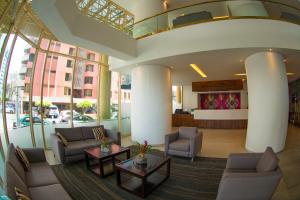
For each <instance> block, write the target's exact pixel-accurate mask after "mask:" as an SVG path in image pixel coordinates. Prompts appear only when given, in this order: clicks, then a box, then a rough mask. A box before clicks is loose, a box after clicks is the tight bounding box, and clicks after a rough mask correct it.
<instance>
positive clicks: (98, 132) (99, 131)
mask: <svg viewBox="0 0 300 200" xmlns="http://www.w3.org/2000/svg"><path fill="white" fill-rule="evenodd" d="M92 130H93V133H94V136H95V139H96V140H103V139H104V138H105V133H104V128H103V126H100V127H97V128H93V129H92Z"/></svg>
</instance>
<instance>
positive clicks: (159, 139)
mask: <svg viewBox="0 0 300 200" xmlns="http://www.w3.org/2000/svg"><path fill="white" fill-rule="evenodd" d="M131 78H132V81H131V137H132V140H133V141H138V142H144V140H147V141H148V142H149V143H150V144H154V145H156V144H164V136H165V134H167V133H169V132H170V131H171V126H172V125H171V120H172V119H171V117H172V81H171V71H170V69H169V68H166V67H162V66H157V65H143V66H138V67H136V68H134V69H133V70H132V72H131Z"/></svg>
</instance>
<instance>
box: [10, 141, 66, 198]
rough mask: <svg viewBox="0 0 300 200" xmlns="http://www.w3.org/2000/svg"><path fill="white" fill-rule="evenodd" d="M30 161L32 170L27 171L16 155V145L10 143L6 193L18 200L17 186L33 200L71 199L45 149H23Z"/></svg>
mask: <svg viewBox="0 0 300 200" xmlns="http://www.w3.org/2000/svg"><path fill="white" fill-rule="evenodd" d="M23 151H24V152H25V154H26V156H27V157H28V159H29V162H30V168H31V169H30V171H25V170H24V168H23V166H22V164H21V162H20V161H19V159H18V158H17V156H16V151H15V147H14V145H13V144H10V145H9V147H8V150H7V156H6V161H5V179H4V190H5V193H6V195H7V196H8V197H9V198H10V199H12V200H16V199H17V197H16V195H15V187H17V188H19V189H20V190H22V192H23V193H24V194H25V195H26V196H28V197H30V199H32V200H41V199H43V200H53V199H56V200H71V198H70V196H69V195H68V193H67V192H66V191H65V190H64V188H63V187H62V186H61V184H60V183H59V181H58V179H57V178H56V176H55V174H54V173H53V171H52V169H51V167H50V166H49V164H48V163H47V161H46V157H45V154H44V150H43V149H40V148H35V149H23Z"/></svg>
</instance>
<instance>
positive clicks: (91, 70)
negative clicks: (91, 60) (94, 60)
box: [85, 64, 94, 72]
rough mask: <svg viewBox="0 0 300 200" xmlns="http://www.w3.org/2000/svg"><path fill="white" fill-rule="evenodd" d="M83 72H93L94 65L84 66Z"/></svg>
mask: <svg viewBox="0 0 300 200" xmlns="http://www.w3.org/2000/svg"><path fill="white" fill-rule="evenodd" d="M85 71H86V72H93V71H94V65H91V64H89V65H86V67H85Z"/></svg>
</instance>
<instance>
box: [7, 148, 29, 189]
mask: <svg viewBox="0 0 300 200" xmlns="http://www.w3.org/2000/svg"><path fill="white" fill-rule="evenodd" d="M6 162H8V163H10V164H11V166H12V167H13V168H14V170H15V171H16V172H17V174H18V175H19V176H20V177H21V179H22V180H23V181H24V182H25V170H24V168H23V166H22V163H21V162H20V161H19V159H18V158H17V155H16V149H15V147H14V145H13V144H10V145H9V147H8V149H7V157H6ZM20 189H21V188H20Z"/></svg>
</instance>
